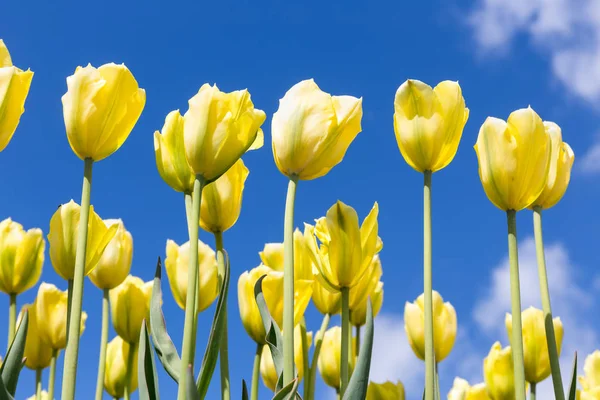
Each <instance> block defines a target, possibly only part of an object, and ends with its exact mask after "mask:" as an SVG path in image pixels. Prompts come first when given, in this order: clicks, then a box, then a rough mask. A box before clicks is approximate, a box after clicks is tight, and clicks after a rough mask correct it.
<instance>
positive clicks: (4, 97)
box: [0, 39, 33, 151]
mask: <svg viewBox="0 0 600 400" xmlns="http://www.w3.org/2000/svg"><path fill="white" fill-rule="evenodd" d="M32 79H33V72H32V71H31V70H29V69H28V70H27V71H23V70H21V69H19V68H17V67H15V66H13V64H12V60H11V58H10V53H9V52H8V49H7V48H6V45H5V44H4V41H3V40H2V39H0V151H2V150H4V149H5V148H6V146H8V143H9V142H10V139H12V137H13V134H14V133H15V130H16V129H17V126H18V125H19V120H20V119H21V115H23V112H25V100H26V99H27V94H28V93H29V87H30V86H31V80H32Z"/></svg>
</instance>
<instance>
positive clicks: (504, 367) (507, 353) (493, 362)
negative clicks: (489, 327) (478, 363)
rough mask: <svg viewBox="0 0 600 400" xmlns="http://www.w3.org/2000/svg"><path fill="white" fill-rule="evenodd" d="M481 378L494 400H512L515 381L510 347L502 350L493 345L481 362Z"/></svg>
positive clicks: (498, 344)
mask: <svg viewBox="0 0 600 400" xmlns="http://www.w3.org/2000/svg"><path fill="white" fill-rule="evenodd" d="M483 378H484V380H485V385H486V387H487V391H488V394H489V395H490V397H491V398H492V399H494V400H514V399H515V381H514V377H513V360H512V350H511V348H510V346H507V347H505V348H502V346H501V345H500V342H496V343H494V345H493V346H492V348H491V349H490V352H489V354H488V356H487V357H486V358H485V359H484V360H483Z"/></svg>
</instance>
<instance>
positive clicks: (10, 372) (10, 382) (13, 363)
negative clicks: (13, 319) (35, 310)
mask: <svg viewBox="0 0 600 400" xmlns="http://www.w3.org/2000/svg"><path fill="white" fill-rule="evenodd" d="M28 326H29V312H28V311H25V313H24V314H23V318H22V319H21V323H20V324H19V327H18V328H17V333H16V334H15V338H14V339H13V341H12V343H11V344H10V347H9V348H8V351H7V352H6V357H5V359H4V362H3V363H2V367H0V375H2V383H3V386H4V389H5V390H6V392H7V393H8V394H9V395H10V396H14V395H15V392H16V391H17V382H18V381H19V374H20V373H21V369H22V368H23V353H24V352H25V340H26V338H27V327H28ZM0 389H1V388H0ZM0 391H2V390H0Z"/></svg>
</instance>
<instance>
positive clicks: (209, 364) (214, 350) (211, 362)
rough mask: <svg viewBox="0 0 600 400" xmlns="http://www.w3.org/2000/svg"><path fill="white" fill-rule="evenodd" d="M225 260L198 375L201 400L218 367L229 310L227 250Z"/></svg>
mask: <svg viewBox="0 0 600 400" xmlns="http://www.w3.org/2000/svg"><path fill="white" fill-rule="evenodd" d="M223 260H224V263H225V273H224V275H223V282H222V283H221V290H220V292H219V300H218V301H217V307H216V309H215V316H214V318H213V324H212V327H211V330H210V336H209V337H208V345H207V346H206V350H205V352H204V357H203V358H202V367H201V368H200V374H199V375H198V381H197V382H196V388H197V391H198V395H199V398H200V399H204V397H205V396H206V392H207V391H208V386H209V385H210V381H211V379H212V376H213V373H214V371H215V366H216V365H217V358H218V357H219V348H220V346H221V337H222V336H223V335H222V334H221V332H223V329H224V326H225V318H226V315H227V313H226V312H225V311H226V310H227V294H228V293H229V276H230V272H231V270H230V265H229V255H228V254H227V252H226V251H225V250H223ZM192 382H193V381H192Z"/></svg>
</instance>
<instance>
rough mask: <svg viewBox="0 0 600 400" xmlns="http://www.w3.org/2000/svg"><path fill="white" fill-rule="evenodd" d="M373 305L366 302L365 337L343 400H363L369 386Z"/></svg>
mask: <svg viewBox="0 0 600 400" xmlns="http://www.w3.org/2000/svg"><path fill="white" fill-rule="evenodd" d="M373 333H374V326H373V306H372V305H371V299H369V300H368V302H367V324H366V325H365V338H364V341H363V342H362V344H361V345H360V352H359V354H358V361H357V362H356V368H355V369H354V372H353V373H352V378H350V382H348V387H347V388H346V393H344V398H343V400H363V399H364V398H365V397H366V396H367V387H368V386H369V371H370V369H371V353H372V352H373Z"/></svg>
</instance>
